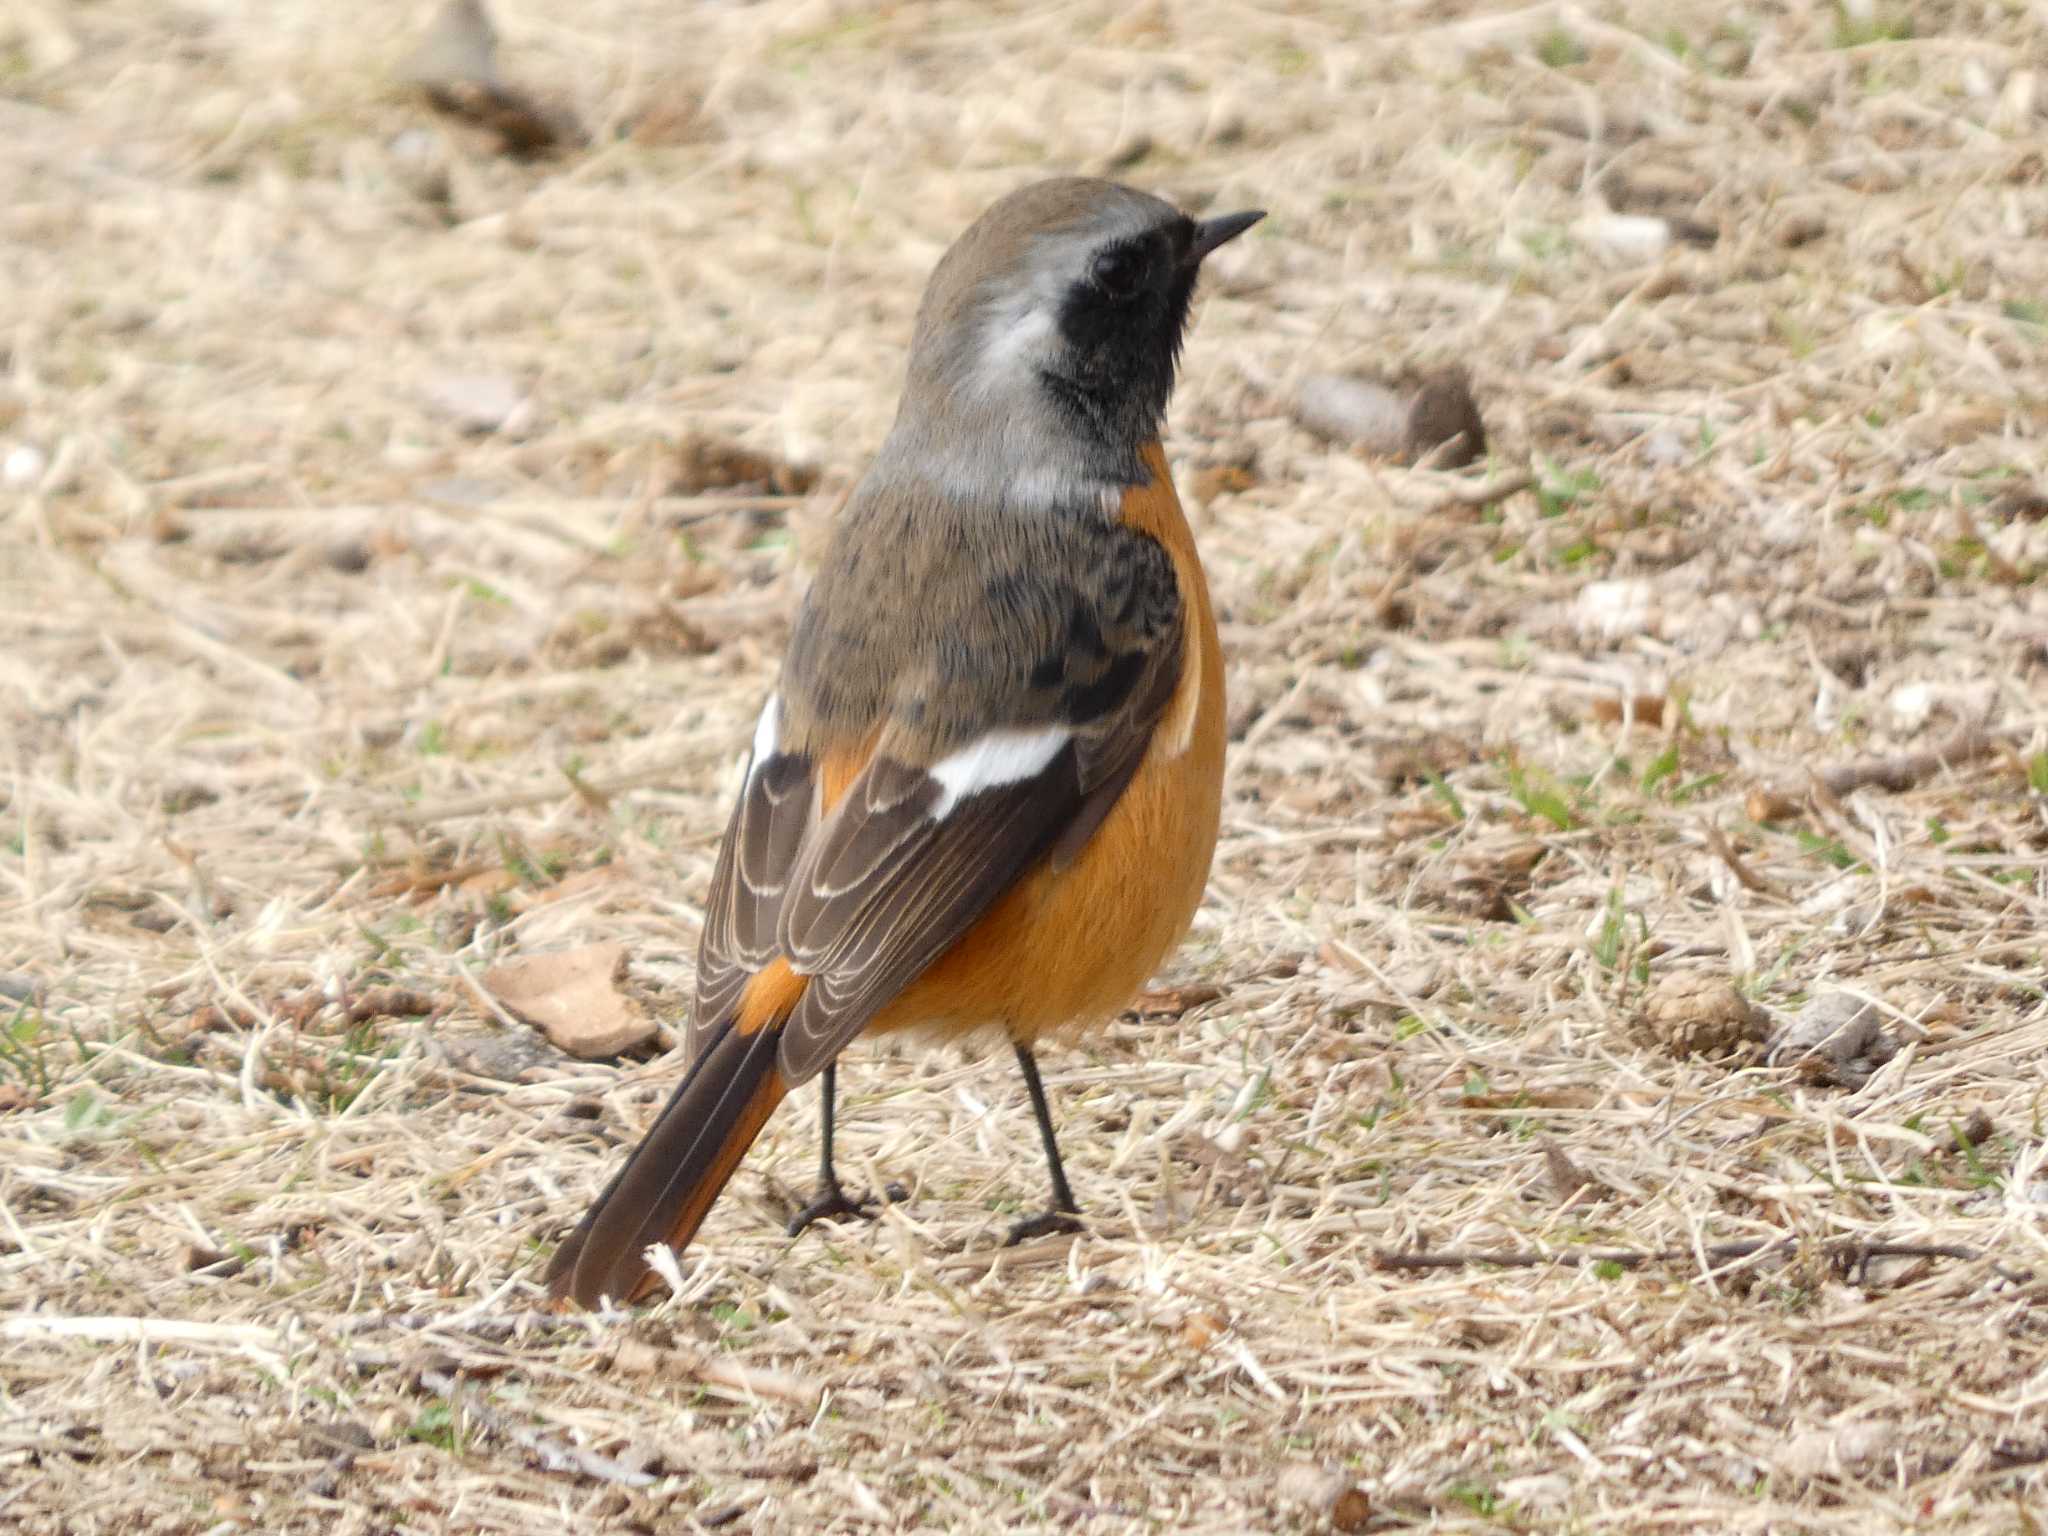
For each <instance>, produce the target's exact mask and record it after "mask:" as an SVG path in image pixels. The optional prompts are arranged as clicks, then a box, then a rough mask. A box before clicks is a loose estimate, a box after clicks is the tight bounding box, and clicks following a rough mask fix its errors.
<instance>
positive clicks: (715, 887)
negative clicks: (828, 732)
mask: <svg viewBox="0 0 2048 1536" xmlns="http://www.w3.org/2000/svg"><path fill="white" fill-rule="evenodd" d="M812 779H813V774H812V770H811V759H810V758H809V757H808V756H807V755H805V754H802V753H794V752H788V753H771V754H770V755H769V757H768V760H767V762H765V763H756V762H754V761H753V760H752V759H751V758H750V759H749V760H748V763H747V776H746V779H745V781H744V786H743V787H742V789H741V790H740V798H739V804H737V805H735V806H734V807H733V813H732V820H731V821H730V822H728V823H727V824H726V828H725V840H724V841H723V842H721V843H720V844H719V847H718V863H717V865H716V866H715V867H714V868H713V870H712V872H711V890H710V893H709V894H708V895H707V896H706V897H705V901H704V932H703V935H702V937H701V938H700V939H699V940H698V944H697V997H696V1006H695V1009H694V1011H693V1012H692V1013H691V1016H690V1028H689V1032H688V1034H687V1035H686V1037H685V1039H684V1054H685V1059H686V1060H689V1061H695V1060H696V1059H697V1058H698V1057H699V1056H700V1055H702V1054H703V1051H704V1047H705V1045H706V1043H707V1042H708V1041H709V1040H710V1038H711V1036H712V1034H713V1032H715V1031H716V1030H717V1029H718V1028H719V1027H720V1025H721V1023H722V1022H723V1021H724V1019H725V1018H726V1016H727V1014H728V1013H730V1011H731V1010H732V1008H733V1006H734V1005H735V1004H736V1003H737V1002H738V1001H739V995H740V992H741V990H742V989H743V988H744V987H745V986H746V984H747V978H748V977H750V976H752V975H753V974H754V972H756V971H758V970H760V969H761V967H762V966H764V965H766V964H767V963H768V962H769V961H770V960H772V959H774V958H775V956H776V953H777V950H776V947H775V924H776V916H777V914H778V913H779V912H780V911H781V909H782V898H783V894H784V891H785V890H786V889H787V886H788V881H789V873H790V871H791V870H792V869H793V868H794V867H795V864H796V857H797V850H798V849H799V848H800V847H801V846H802V844H803V837H804V832H805V830H806V829H807V828H808V827H809V826H810V824H811V815H812V807H813V805H814V803H815V800H816V792H815V790H814V788H813V785H812Z"/></svg>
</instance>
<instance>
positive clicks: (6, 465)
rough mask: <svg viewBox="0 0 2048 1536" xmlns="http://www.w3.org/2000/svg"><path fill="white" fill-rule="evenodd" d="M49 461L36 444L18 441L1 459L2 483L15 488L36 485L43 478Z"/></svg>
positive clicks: (0, 474) (0, 481)
mask: <svg viewBox="0 0 2048 1536" xmlns="http://www.w3.org/2000/svg"><path fill="white" fill-rule="evenodd" d="M49 462H50V461H49V458H48V456H47V455H45V454H44V452H43V450H42V449H40V448H38V447H36V446H35V445H34V444H32V443H17V444H15V445H14V446H13V447H12V448H10V449H8V450H7V457H6V458H4V459H0V484H4V485H6V486H8V487H9V488H10V489H13V490H20V489H23V488H24V487H27V486H31V485H34V484H35V483H36V482H37V481H38V480H40V479H42V478H43V471H44V470H45V469H47V468H48V467H49Z"/></svg>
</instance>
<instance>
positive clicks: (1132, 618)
mask: <svg viewBox="0 0 2048 1536" xmlns="http://www.w3.org/2000/svg"><path fill="white" fill-rule="evenodd" d="M1147 493H1150V494H1162V493H1163V494H1165V495H1168V496H1170V495H1172V489H1171V486H1170V484H1165V483H1164V481H1163V476H1162V477H1161V481H1160V482H1155V484H1154V485H1153V486H1149V487H1144V488H1142V489H1141V490H1139V491H1136V492H1133V493H1132V494H1147ZM1065 536H1066V537H1069V538H1072V537H1075V536H1077V535H1076V532H1075V530H1074V529H1072V528H1070V529H1067V530H1065ZM1085 537H1087V538H1089V539H1092V540H1096V541H1098V542H1099V545H1100V547H1099V548H1092V549H1091V552H1090V554H1091V557H1090V558H1089V559H1087V560H1084V561H1074V560H1070V559H1069V560H1059V561H1047V560H1046V559H1044V558H1043V553H1044V552H1043V551H1042V550H1036V551H1034V550H1032V549H1029V548H1020V549H1017V550H1014V551H1011V552H1010V554H1009V555H1008V556H1007V557H1005V558H1006V559H1007V560H1008V562H1009V565H1010V568H1008V569H1004V570H1001V571H997V572H995V573H994V574H990V572H989V571H988V570H987V569H985V568H984V569H983V570H981V572H980V573H979V586H978V589H977V599H978V601H977V603H976V605H975V607H974V609H973V611H972V613H971V615H968V614H963V615H960V616H959V617H958V618H957V620H956V622H955V623H954V625H953V626H951V627H950V629H949V627H948V626H946V625H943V624H941V625H938V626H927V630H928V631H929V632H930V634H931V635H932V642H933V645H934V646H935V647H936V648H937V652H938V660H937V663H936V664H933V665H928V666H924V667H923V668H922V670H921V671H916V677H917V679H918V681H917V685H916V686H915V687H914V688H909V689H907V690H906V689H902V688H899V689H897V690H896V692H895V694H894V696H893V698H892V702H891V704H890V706H889V707H888V708H887V709H886V710H885V711H884V712H883V715H882V718H881V720H880V721H879V722H878V724H877V726H876V728H874V729H873V730H871V731H867V732H862V731H859V730H854V731H846V732H842V734H841V737H840V739H839V741H838V742H836V743H834V742H833V741H832V740H831V739H830V738H829V737H824V736H822V735H821V733H818V732H812V733H810V735H809V736H807V737H801V738H799V737H795V736H794V735H792V734H791V733H786V732H784V730H783V729H782V712H783V704H782V701H781V700H780V699H777V700H771V701H770V703H769V706H768V708H767V710H766V711H764V713H763V717H762V725H761V728H760V729H759V730H758V731H757V733H756V738H755V750H754V754H753V757H752V760H751V761H750V763H749V766H748V771H747V779H746V787H745V789H744V791H743V792H742V794H741V797H740V803H739V805H738V807H737V809H736V810H735V812H734V816H733V821H732V825H731V826H730V828H728V830H727V833H726V839H725V844H724V847H723V848H722V849H721V851H720V855H719V861H718V870H717V874H716V876H715V877H714V881H713V888H712V893H711V899H710V902H709V904H708V907H707V917H706V923H705V929H704V937H703V954H702V956H701V957H700V961H699V982H698V1011H697V1014H696V1017H695V1019H694V1020H693V1023H692V1029H691V1039H690V1046H691V1050H692V1052H693V1054H694V1053H695V1052H697V1051H699V1050H701V1049H702V1048H703V1043H704V1042H705V1041H707V1040H708V1039H709V1038H710V1037H711V1035H712V1034H713V1033H714V1032H715V1031H716V1029H717V1028H718V1026H719V1022H720V1020H721V1018H722V1017H723V1016H724V1015H725V1013H726V1012H727V1011H728V1010H729V1009H730V1008H731V1007H732V1006H734V1004H735V1002H736V1000H737V998H738V995H739V993H740V991H741V989H742V988H744V986H745V985H746V982H747V979H748V977H749V976H750V975H752V974H753V973H754V972H756V971H758V970H760V969H761V968H762V967H763V966H765V965H767V964H768V963H769V962H771V961H772V960H774V959H775V958H777V957H778V956H779V957H782V958H784V959H786V960H787V961H788V963H789V965H790V966H791V968H792V969H793V970H794V971H796V972H797V974H798V975H800V976H802V977H804V978H806V983H807V984H806V986H805V989H804V992H803V995H802V997H801V999H800V1000H799V1001H798V1002H797V1003H796V1005H795V1007H794V1009H793V1010H792V1011H791V1012H790V1014H789V1016H788V1018H787V1020H786V1021H785V1022H784V1024H783V1026H782V1043H781V1046H780V1051H779V1060H778V1066H779V1069H780V1072H781V1074H782V1076H783V1078H784V1079H785V1080H786V1081H787V1082H788V1083H790V1084H792V1085H794V1084H796V1083H801V1082H804V1081H806V1080H807V1079H808V1078H810V1077H811V1076H813V1075H815V1074H816V1073H817V1072H818V1071H820V1070H821V1069H822V1068H823V1067H824V1066H825V1065H826V1064H827V1063H829V1062H830V1061H831V1060H832V1059H833V1058H834V1057H835V1056H837V1055H838V1053H839V1052H840V1051H841V1050H842V1049H843V1048H844V1047H845V1045H846V1044H847V1042H848V1041H849V1040H851V1039H852V1038H853V1037H854V1036H855V1035H857V1034H858V1033H859V1032H860V1031H861V1029H862V1028H863V1027H864V1026H865V1025H866V1024H867V1022H868V1021H869V1020H870V1019H871V1018H873V1017H874V1015H875V1013H876V1012H877V1011H878V1010H880V1009H881V1008H883V1007H884V1006H886V1005H887V1004H888V1003H889V1002H890V1000H891V999H893V998H894V997H895V996H896V995H897V994H898V993H899V992H901V991H902V990H903V989H904V987H906V986H907V985H909V983H911V982H912V981H914V980H915V979H916V978H917V977H918V976H919V975H920V974H921V973H922V972H923V971H924V970H925V968H926V967H928V966H929V965H931V964H932V962H933V961H935V960H936V959H938V957H939V956H940V955H942V954H943V953H945V951H946V950H947V949H948V948H949V947H950V946H951V945H952V944H953V943H954V942H955V941H956V940H958V939H959V938H960V937H961V936H962V935H963V934H964V933H966V932H967V930H968V929H969V928H971V927H972V926H973V925H974V923H975V921H976V920H977V919H978V918H979V917H981V915H982V914H983V913H985V912H986V911H987V910H988V909H989V907H990V906H991V905H992V904H993V903H994V902H995V901H996V899H997V898H998V897H1000V896H1001V895H1002V894H1003V893H1004V892H1005V891H1006V890H1008V889H1009V888H1010V886H1011V885H1012V884H1014V883H1015V882H1016V880H1017V879H1018V878H1019V877H1021V876H1022V875H1023V874H1024V873H1025V872H1026V871H1028V870H1029V869H1031V868H1032V867H1033V866H1034V865H1036V864H1037V863H1038V862H1039V861H1041V860H1042V859H1045V858H1047V857H1051V858H1054V859H1058V860H1062V861H1064V860H1065V859H1068V858H1071V857H1072V856H1073V855H1074V854H1075V853H1077V852H1078V851H1079V849H1080V847H1081V846H1082V845H1083V844H1084V843H1085V842H1086V841H1087V838H1088V836H1089V835H1090V834H1092V833H1093V831H1094V830H1095V828H1096V827H1097V826H1098V825H1099V824H1100V823H1101V820H1102V818H1103V817H1104V816H1105V815H1106V814H1107V813H1108V811H1109V809H1110V807H1111V806H1112V805H1114V804H1115V802H1116V799H1117V797H1118V796H1119V795H1120V794H1121V793H1122V792H1123V789H1124V786H1125V785H1126V784H1127V783H1128V782H1129V781H1130V778H1131V775H1132V773H1133V772H1134V771H1135V770H1136V768H1137V765H1138V763H1139V761H1140V759H1141V758H1142V757H1143V756H1144V753H1145V750H1146V747H1147V745H1148V744H1149V743H1150V741H1151V738H1152V733H1153V729H1154V727H1155V726H1156V725H1157V723H1158V721H1159V719H1160V718H1161V716H1162V715H1163V714H1164V713H1165V711H1166V709H1167V706H1168V704H1169V702H1170V701H1171V699H1172V698H1173V695H1174V690H1175V687H1176V685H1177V684H1178V682H1179V680H1180V675H1181V669H1182V667H1183V665H1184V664H1185V660H1186V657H1185V652H1186V646H1185V644H1184V615H1183V609H1182V603H1181V597H1180V592H1179V588H1178V584H1177V581H1176V579H1175V575H1174V571H1173V565H1172V560H1171V557H1170V556H1169V555H1168V554H1167V552H1166V550H1165V548H1164V547H1163V546H1161V545H1160V544H1159V543H1158V542H1157V541H1156V540H1154V539H1152V538H1151V537H1149V536H1148V535H1146V534H1143V533H1140V532H1137V531H1135V530H1132V529H1130V528H1127V527H1124V526H1121V525H1119V524H1115V523H1110V522H1108V521H1107V520H1104V519H1096V520H1095V521H1093V522H1092V523H1091V524H1090V525H1089V526H1088V530H1087V532H1086V534H1085ZM977 558H979V559H981V560H982V561H983V564H984V567H985V566H986V564H987V562H988V561H989V560H990V559H991V558H993V557H990V556H988V555H987V554H986V553H985V552H984V553H982V554H980V555H978V556H977ZM823 579H824V578H823V577H821V582H822V581H823ZM983 598H985V599H986V601H985V602H984V601H979V599H983ZM840 608H841V613H840V617H839V620H838V625H839V630H840V633H839V638H838V643H839V644H840V646H841V647H842V649H844V650H846V651H848V652H849V653H850V654H854V655H858V654H860V652H861V648H862V645H863V643H864V637H863V636H861V635H860V634H859V633H857V632H856V633H852V634H848V633H846V631H847V629H848V627H849V626H851V627H852V628H853V629H855V630H856V631H857V629H858V618H857V615H849V614H847V613H845V612H844V608H845V605H843V604H842V605H840ZM833 664H834V657H833V656H832V654H831V653H830V651H829V649H828V650H826V651H824V652H823V653H822V654H815V653H814V654H812V655H810V656H808V657H807V656H806V654H805V651H804V648H803V646H802V645H801V644H798V645H796V646H793V647H792V665H791V667H790V669H788V670H786V671H785V674H784V690H785V692H788V691H790V690H791V689H793V688H800V687H804V686H806V673H810V674H816V673H819V672H824V673H825V674H827V675H829V672H830V668H831V667H832V665H833ZM913 670H916V669H915V668H913ZM811 682H812V686H815V677H813V678H812V680H811ZM935 720H936V721H939V722H941V724H940V725H939V726H937V727H936V728H935V727H934V724H933V722H934V721H935ZM821 742H822V744H821Z"/></svg>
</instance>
